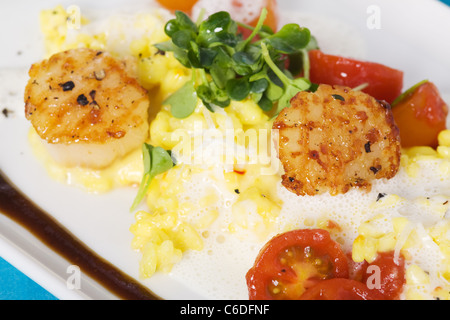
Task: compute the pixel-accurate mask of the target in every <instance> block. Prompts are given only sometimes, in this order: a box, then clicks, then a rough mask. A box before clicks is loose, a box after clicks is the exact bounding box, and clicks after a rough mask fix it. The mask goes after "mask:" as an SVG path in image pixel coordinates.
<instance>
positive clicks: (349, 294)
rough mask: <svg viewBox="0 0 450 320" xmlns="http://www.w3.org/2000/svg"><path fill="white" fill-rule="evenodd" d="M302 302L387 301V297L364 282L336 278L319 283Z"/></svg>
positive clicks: (307, 292) (303, 295)
mask: <svg viewBox="0 0 450 320" xmlns="http://www.w3.org/2000/svg"><path fill="white" fill-rule="evenodd" d="M300 300H385V297H384V296H383V295H382V294H381V293H379V292H376V291H373V290H370V289H369V288H367V286H366V285H365V284H364V283H362V282H359V281H356V280H351V279H343V278H334V279H328V280H323V281H320V282H318V283H317V284H316V285H314V286H313V287H311V288H309V289H308V290H306V291H305V293H304V294H302V296H301V297H300Z"/></svg>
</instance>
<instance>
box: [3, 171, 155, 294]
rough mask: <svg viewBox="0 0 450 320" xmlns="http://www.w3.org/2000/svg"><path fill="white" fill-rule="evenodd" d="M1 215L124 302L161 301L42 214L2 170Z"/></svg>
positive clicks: (45, 214)
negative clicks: (28, 232)
mask: <svg viewBox="0 0 450 320" xmlns="http://www.w3.org/2000/svg"><path fill="white" fill-rule="evenodd" d="M0 214H4V215H6V216H7V217H9V218H10V219H12V220H14V221H15V222H17V223H19V224H20V225H22V226H23V227H25V228H26V229H27V230H29V231H30V232H31V233H32V234H33V235H34V236H36V237H37V238H39V239H40V240H41V241H42V242H43V243H44V244H45V245H46V246H48V247H49V248H51V249H52V250H53V251H55V252H56V253H58V254H59V255H61V256H62V257H64V258H66V259H67V260H68V261H70V262H71V263H73V264H75V265H77V266H79V267H80V269H81V270H83V272H85V273H86V274H87V275H89V276H90V277H91V278H92V279H94V280H96V281H97V282H98V283H100V284H101V285H102V286H103V287H104V288H106V289H107V290H109V291H110V292H111V293H113V294H115V295H116V296H117V297H119V298H121V299H123V300H160V298H159V297H158V296H157V295H155V294H154V293H153V292H151V291H150V290H149V289H148V288H146V287H145V286H143V285H141V284H140V283H138V282H137V281H136V280H134V279H133V278H132V277H130V276H128V275H126V274H124V273H123V272H122V271H120V270H118V269H117V268H116V267H114V266H113V265H111V264H110V263H109V262H107V261H105V260H104V259H103V258H101V257H99V256H98V255H97V254H96V253H94V252H93V251H92V250H90V249H89V248H88V247H87V246H86V245H85V244H83V243H82V242H81V241H80V240H78V239H77V238H76V237H74V236H73V235H72V234H71V233H70V232H69V231H68V230H66V229H65V228H64V227H63V226H61V225H60V224H59V223H58V222H56V221H55V220H54V219H52V218H51V217H50V216H49V215H48V214H47V213H45V212H43V211H42V210H41V209H40V208H38V207H37V206H36V205H35V204H34V203H32V202H31V201H30V200H29V199H27V198H26V197H25V196H24V195H23V194H22V193H21V192H19V191H18V190H16V188H15V187H13V186H12V184H11V183H10V182H9V181H8V179H7V178H5V176H4V175H3V173H2V172H1V171H0Z"/></svg>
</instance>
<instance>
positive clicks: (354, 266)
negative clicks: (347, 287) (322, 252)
mask: <svg viewBox="0 0 450 320" xmlns="http://www.w3.org/2000/svg"><path fill="white" fill-rule="evenodd" d="M347 260H348V273H349V278H350V279H353V280H357V281H360V282H361V281H363V276H364V273H365V272H366V270H367V267H368V266H369V263H368V262H367V261H366V260H363V261H361V262H355V261H353V258H352V253H351V252H349V253H347Z"/></svg>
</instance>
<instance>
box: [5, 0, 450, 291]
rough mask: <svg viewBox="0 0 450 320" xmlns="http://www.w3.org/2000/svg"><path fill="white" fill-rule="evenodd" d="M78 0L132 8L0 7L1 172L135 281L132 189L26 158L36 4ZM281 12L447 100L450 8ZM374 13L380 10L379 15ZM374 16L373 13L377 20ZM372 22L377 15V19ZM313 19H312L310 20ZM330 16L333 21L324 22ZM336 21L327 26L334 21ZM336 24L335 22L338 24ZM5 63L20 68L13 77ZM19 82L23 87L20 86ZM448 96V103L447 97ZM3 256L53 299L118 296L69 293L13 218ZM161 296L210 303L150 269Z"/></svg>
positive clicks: (401, 5) (376, 0) (326, 5)
mask: <svg viewBox="0 0 450 320" xmlns="http://www.w3.org/2000/svg"><path fill="white" fill-rule="evenodd" d="M60 3H61V4H62V5H63V6H64V7H68V6H69V5H73V4H76V5H78V6H79V7H80V8H81V9H82V10H84V9H85V8H86V9H90V8H93V6H95V7H94V8H95V9H99V8H102V7H103V6H104V7H106V6H107V7H108V8H111V7H117V8H119V7H121V6H124V5H127V8H130V7H132V6H133V5H132V3H130V1H108V2H107V1H97V2H95V4H93V2H92V1H50V0H47V1H31V0H30V1H25V0H18V1H14V2H1V3H0V30H2V32H1V33H0V41H1V42H0V43H2V53H1V57H2V58H1V59H0V75H3V77H2V79H5V75H7V77H12V76H13V75H14V74H15V76H16V77H17V79H16V80H15V81H12V79H11V78H9V80H11V81H8V79H7V80H6V81H2V82H1V83H0V93H1V95H0V96H1V97H2V98H1V100H0V108H1V109H3V108H4V107H7V108H8V109H9V110H12V111H13V113H11V114H10V116H9V117H8V118H5V117H3V116H2V115H0V169H1V170H2V171H3V172H4V173H5V174H6V175H7V177H8V178H9V179H10V180H11V181H12V182H13V183H14V184H15V185H16V186H17V187H18V188H19V189H20V190H21V191H22V192H23V193H24V194H25V195H27V196H28V197H29V198H30V199H31V200H32V201H33V202H34V203H36V204H37V205H38V206H40V207H41V208H42V209H43V210H45V211H46V212H48V213H49V214H50V215H51V216H52V217H54V218H55V219H56V220H57V221H59V222H60V223H61V224H62V225H63V226H64V227H66V228H67V229H68V230H69V231H70V232H71V233H73V234H74V235H75V236H76V237H77V238H78V239H80V240H81V241H82V242H84V243H85V244H86V245H87V246H88V247H89V248H91V249H92V250H93V251H94V252H96V253H97V254H99V255H100V256H101V257H103V258H104V259H106V260H107V261H109V262H110V263H112V264H113V265H114V266H116V267H118V268H119V269H121V270H122V271H123V272H125V273H126V274H128V275H130V276H131V277H134V278H135V279H138V262H139V258H140V256H139V254H138V253H136V252H134V251H132V250H131V248H130V242H131V239H132V235H131V233H130V232H129V227H130V225H131V224H132V223H133V222H134V217H133V215H132V214H130V213H129V211H128V208H129V204H130V203H131V202H132V200H133V198H134V195H135V190H128V189H125V190H123V189H122V190H116V191H114V192H111V193H109V194H106V195H101V196H97V195H90V194H86V193H84V192H83V191H81V190H78V189H76V188H74V187H70V186H65V185H61V184H60V183H58V182H55V181H53V180H51V179H49V177H48V176H47V173H46V172H45V170H44V168H43V167H42V166H41V165H40V164H39V163H38V161H37V160H36V159H35V158H34V157H33V155H32V153H31V150H30V147H29V144H28V141H27V133H28V129H29V123H28V122H27V121H26V119H25V117H24V112H23V103H22V94H23V88H24V86H25V81H26V71H27V69H28V67H29V66H30V64H31V63H33V62H35V61H38V60H40V59H41V58H42V55H43V48H42V41H41V36H40V34H39V26H38V15H39V12H40V10H42V9H46V8H52V7H54V6H55V5H56V4H60ZM279 6H280V9H281V10H282V11H284V10H285V11H289V12H293V11H296V12H299V13H300V16H301V17H303V19H302V21H298V23H299V24H301V25H304V26H306V27H309V28H310V29H311V31H312V33H313V34H315V35H316V36H317V37H318V39H319V43H320V44H321V47H322V49H324V51H326V52H328V53H336V54H346V55H349V56H354V57H356V58H362V59H366V60H370V61H375V62H380V63H384V64H387V65H389V66H391V67H394V68H397V69H400V70H403V71H404V73H405V82H404V85H405V88H407V87H409V86H410V85H412V84H414V83H416V82H418V81H420V80H422V79H429V80H431V81H433V82H434V83H435V84H436V85H437V87H438V88H439V90H440V91H441V93H442V94H443V95H444V97H448V96H449V94H450V77H448V72H446V71H449V70H450V42H448V41H446V40H447V39H448V31H449V30H450V10H449V9H448V7H446V6H445V5H444V4H441V3H440V2H437V1H434V0H396V1H392V0H390V1H389V0H383V1H381V0H370V1H365V0H364V1H363V0H341V1H335V0H318V1H311V0H309V1H306V0H292V1H289V0H279ZM377 14H379V15H377ZM374 15H376V16H374ZM374 19H375V20H374ZM317 21H319V23H317ZM323 21H330V22H331V21H333V24H330V25H329V26H328V27H327V25H326V24H325V25H324V24H323ZM331 26H333V27H331ZM336 26H340V27H338V28H336ZM11 68H19V69H17V70H19V71H20V70H22V71H21V72H18V73H17V72H16V73H11V71H10V70H11ZM17 83H19V84H20V85H17ZM447 101H448V100H447ZM0 256H2V257H3V258H5V259H6V260H8V261H9V262H10V263H12V264H13V265H14V266H15V267H17V268H18V269H20V270H21V271H23V272H24V273H25V274H27V275H28V276H30V277H31V278H32V279H33V280H34V281H36V282H37V283H38V284H40V285H41V286H43V287H44V288H45V289H47V290H48V291H50V292H51V293H53V294H54V295H55V296H56V297H58V298H60V299H110V298H116V297H115V296H113V295H111V294H110V293H109V292H108V291H107V290H105V289H104V288H102V287H101V286H100V285H99V284H98V283H96V282H95V281H93V280H92V279H90V278H88V277H83V280H82V285H81V288H80V289H77V290H74V289H68V288H67V286H66V280H67V279H68V277H69V275H70V273H68V270H67V267H68V266H70V263H69V262H68V261H66V260H65V259H62V258H61V257H60V256H58V255H57V254H55V253H54V252H53V251H52V250H50V249H49V248H47V247H46V246H45V245H43V244H42V243H41V242H40V241H39V240H37V239H36V238H34V236H33V235H32V234H30V233H29V232H28V231H26V230H25V229H23V228H22V227H21V226H19V225H18V224H16V223H14V222H13V221H11V220H9V219H8V218H7V217H5V216H3V215H0ZM143 283H144V284H145V285H147V286H149V287H150V288H151V290H152V291H153V292H155V293H156V294H157V295H159V296H160V297H162V298H165V299H196V298H199V299H207V298H208V297H204V296H201V295H200V294H198V293H196V292H194V291H192V290H190V289H189V288H187V287H185V286H184V285H183V284H181V283H179V282H177V281H175V280H173V279H171V278H170V276H164V275H156V276H154V277H152V278H151V279H150V280H147V281H145V282H143Z"/></svg>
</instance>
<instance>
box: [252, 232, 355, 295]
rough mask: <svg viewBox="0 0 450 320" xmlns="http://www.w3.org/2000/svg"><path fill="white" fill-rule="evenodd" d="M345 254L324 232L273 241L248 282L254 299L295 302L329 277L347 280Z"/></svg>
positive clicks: (289, 235)
mask: <svg viewBox="0 0 450 320" xmlns="http://www.w3.org/2000/svg"><path fill="white" fill-rule="evenodd" d="M347 263H348V262H347V257H346V255H345V253H344V252H343V251H342V250H341V247H340V245H339V244H338V243H336V242H335V241H333V240H332V239H331V237H330V234H329V233H328V231H326V230H322V229H300V230H293V231H289V232H286V233H282V234H280V235H278V236H275V237H274V238H272V239H271V240H270V241H269V242H268V243H267V244H266V245H265V246H264V247H263V248H262V249H261V251H260V252H259V254H258V257H257V258H256V261H255V264H254V266H253V267H252V268H251V269H250V270H249V271H248V272H247V275H246V280H247V286H248V291H249V298H250V299H251V300H294V299H298V298H299V297H300V296H301V295H302V294H303V293H304V292H305V290H307V289H308V288H309V287H311V286H313V285H314V284H316V283H317V282H319V281H322V280H324V279H329V278H347V277H348V264H347Z"/></svg>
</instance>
